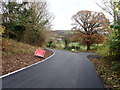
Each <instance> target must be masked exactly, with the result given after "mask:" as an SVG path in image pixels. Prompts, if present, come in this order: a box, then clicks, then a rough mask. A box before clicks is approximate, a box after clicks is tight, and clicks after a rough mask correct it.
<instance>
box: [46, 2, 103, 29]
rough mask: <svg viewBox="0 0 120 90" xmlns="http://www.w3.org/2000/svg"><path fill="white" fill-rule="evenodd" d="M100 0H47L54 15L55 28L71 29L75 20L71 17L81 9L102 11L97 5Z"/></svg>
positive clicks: (53, 23) (53, 27)
mask: <svg viewBox="0 0 120 90" xmlns="http://www.w3.org/2000/svg"><path fill="white" fill-rule="evenodd" d="M98 1H100V0H47V2H48V7H49V8H48V9H49V11H50V13H51V14H52V15H53V16H54V20H53V22H52V25H53V26H52V29H53V30H71V28H72V26H71V24H72V23H73V21H72V20H71V17H72V16H73V15H74V14H76V13H77V12H78V11H80V10H90V11H97V12H101V11H102V10H101V8H100V7H99V6H97V5H96V2H98Z"/></svg>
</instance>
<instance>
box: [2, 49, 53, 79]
mask: <svg viewBox="0 0 120 90" xmlns="http://www.w3.org/2000/svg"><path fill="white" fill-rule="evenodd" d="M49 50H51V49H49ZM51 51H52V52H53V54H52V55H51V56H49V57H47V58H46V59H44V60H42V61H39V62H37V63H34V64H31V65H29V66H26V67H23V68H21V69H18V70H16V71H13V72H10V73H8V74H5V75H2V76H0V79H1V78H4V77H7V76H9V75H12V74H14V73H17V72H19V71H22V70H24V69H27V68H29V67H32V66H34V65H37V64H39V63H42V62H44V61H46V60H48V59H49V58H51V57H53V56H54V55H55V52H54V51H53V50H51Z"/></svg>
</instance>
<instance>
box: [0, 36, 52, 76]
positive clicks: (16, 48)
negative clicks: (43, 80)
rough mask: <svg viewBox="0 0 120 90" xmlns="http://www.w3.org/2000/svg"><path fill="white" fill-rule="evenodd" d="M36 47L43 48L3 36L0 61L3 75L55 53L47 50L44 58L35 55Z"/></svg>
mask: <svg viewBox="0 0 120 90" xmlns="http://www.w3.org/2000/svg"><path fill="white" fill-rule="evenodd" d="M36 49H42V48H40V47H36V46H31V45H28V44H25V43H21V42H17V41H15V40H10V39H6V38H3V46H2V61H0V62H2V66H1V65H0V67H2V75H4V74H7V73H10V72H13V71H15V70H18V69H21V68H23V67H26V66H29V65H31V64H34V63H37V62H39V61H41V60H43V59H45V58H47V57H49V56H50V55H52V54H53V52H52V51H50V50H46V53H45V56H44V58H40V57H35V56H34V52H35V50H36Z"/></svg>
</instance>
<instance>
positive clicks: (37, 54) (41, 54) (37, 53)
mask: <svg viewBox="0 0 120 90" xmlns="http://www.w3.org/2000/svg"><path fill="white" fill-rule="evenodd" d="M45 52H46V51H45V50H41V49H36V51H35V53H34V55H35V56H39V57H44V56H45Z"/></svg>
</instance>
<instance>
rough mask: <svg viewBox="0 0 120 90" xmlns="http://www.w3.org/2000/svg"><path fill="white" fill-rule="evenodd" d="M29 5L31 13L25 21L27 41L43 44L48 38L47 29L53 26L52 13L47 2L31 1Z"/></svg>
mask: <svg viewBox="0 0 120 90" xmlns="http://www.w3.org/2000/svg"><path fill="white" fill-rule="evenodd" d="M27 7H28V8H29V11H30V14H29V16H28V17H27V19H26V21H25V23H26V24H25V26H26V27H27V30H26V32H25V35H24V36H25V37H24V39H25V42H27V43H29V44H37V45H40V46H42V45H43V44H44V43H45V42H46V39H47V36H48V35H47V30H48V29H50V27H51V24H50V23H51V17H52V16H51V15H50V14H49V12H48V9H47V2H46V1H45V0H44V1H43V0H41V1H40V2H29V3H28V5H27Z"/></svg>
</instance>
